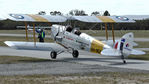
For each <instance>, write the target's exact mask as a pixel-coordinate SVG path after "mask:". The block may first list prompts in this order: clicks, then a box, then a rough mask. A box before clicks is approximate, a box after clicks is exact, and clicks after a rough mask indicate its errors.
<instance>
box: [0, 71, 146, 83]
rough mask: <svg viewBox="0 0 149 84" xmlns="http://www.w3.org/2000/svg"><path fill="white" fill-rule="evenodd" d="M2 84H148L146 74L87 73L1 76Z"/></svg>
mask: <svg viewBox="0 0 149 84" xmlns="http://www.w3.org/2000/svg"><path fill="white" fill-rule="evenodd" d="M0 82H1V84H148V83H149V74H144V73H125V72H124V73H119V72H115V73H114V72H106V73H105V72H103V73H96V74H95V73H87V74H85V75H79V74H75V75H73V74H72V75H27V76H0Z"/></svg>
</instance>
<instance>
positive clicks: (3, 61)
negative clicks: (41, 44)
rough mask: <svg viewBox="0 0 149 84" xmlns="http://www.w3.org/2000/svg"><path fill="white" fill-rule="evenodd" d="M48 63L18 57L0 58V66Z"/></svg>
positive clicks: (36, 59)
mask: <svg viewBox="0 0 149 84" xmlns="http://www.w3.org/2000/svg"><path fill="white" fill-rule="evenodd" d="M41 61H50V60H48V59H40V58H32V57H20V56H0V64H14V63H27V62H41Z"/></svg>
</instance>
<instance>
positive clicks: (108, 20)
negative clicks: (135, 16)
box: [96, 16, 115, 23]
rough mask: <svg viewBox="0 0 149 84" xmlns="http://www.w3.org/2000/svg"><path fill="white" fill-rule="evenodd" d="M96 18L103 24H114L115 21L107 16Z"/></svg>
mask: <svg viewBox="0 0 149 84" xmlns="http://www.w3.org/2000/svg"><path fill="white" fill-rule="evenodd" d="M96 17H97V18H99V19H100V20H101V21H103V22H104V23H115V21H114V20H113V19H111V18H109V17H107V16H96Z"/></svg>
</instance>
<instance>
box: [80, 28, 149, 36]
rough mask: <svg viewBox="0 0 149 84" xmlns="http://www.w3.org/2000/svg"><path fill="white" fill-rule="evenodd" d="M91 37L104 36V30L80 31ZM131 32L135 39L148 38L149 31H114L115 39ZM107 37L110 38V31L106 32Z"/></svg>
mask: <svg viewBox="0 0 149 84" xmlns="http://www.w3.org/2000/svg"><path fill="white" fill-rule="evenodd" d="M82 32H84V33H88V34H89V35H91V36H105V30H82ZM129 32H133V33H134V36H135V37H143V38H149V30H115V36H116V37H122V36H123V35H124V34H126V33H129ZM108 36H109V37H112V31H111V30H109V31H108Z"/></svg>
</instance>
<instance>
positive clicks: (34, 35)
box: [33, 23, 36, 46]
mask: <svg viewBox="0 0 149 84" xmlns="http://www.w3.org/2000/svg"><path fill="white" fill-rule="evenodd" d="M33 33H34V34H33V37H34V46H36V33H35V24H34V23H33Z"/></svg>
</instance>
